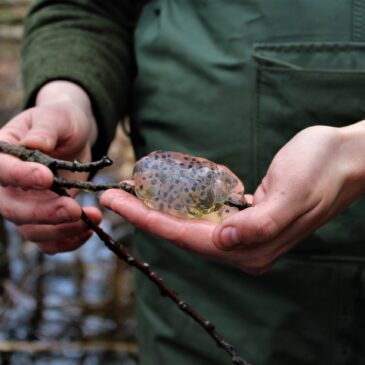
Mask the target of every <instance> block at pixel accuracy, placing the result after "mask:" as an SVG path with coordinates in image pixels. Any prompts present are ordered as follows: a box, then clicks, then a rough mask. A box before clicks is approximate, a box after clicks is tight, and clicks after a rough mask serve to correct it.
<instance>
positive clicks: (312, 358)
mask: <svg viewBox="0 0 365 365" xmlns="http://www.w3.org/2000/svg"><path fill="white" fill-rule="evenodd" d="M360 10H361V8H358V7H357V4H356V3H353V4H350V3H349V2H348V1H345V0H343V1H337V2H328V1H318V0H296V1H293V0H290V1H289V0H281V1H275V2H268V1H266V0H261V1H260V0H257V1H203V0H202V1H195V0H190V1H189V0H185V1H183V0H175V1H164V0H160V1H151V2H149V3H148V4H147V5H146V6H145V7H144V9H143V11H142V14H141V16H140V18H139V22H138V24H137V28H136V32H135V52H136V62H137V68H138V74H137V79H136V82H135V87H134V94H133V98H132V99H133V103H134V106H133V111H132V126H133V128H134V133H133V136H134V142H135V147H136V151H137V156H138V157H141V156H143V155H145V154H147V153H149V152H150V151H152V150H157V149H165V150H178V151H182V152H187V153H191V154H194V155H198V156H204V157H207V158H209V159H211V160H213V161H217V162H219V163H223V164H225V165H227V166H229V167H230V168H231V169H232V170H233V171H234V172H235V173H237V174H238V176H239V177H240V178H242V180H243V181H244V182H245V185H246V188H247V191H248V192H253V191H254V189H255V187H256V186H257V184H258V183H259V181H260V179H261V178H262V177H263V176H264V174H265V171H266V169H267V167H268V165H269V163H270V161H271V159H272V158H273V156H274V155H275V153H276V152H277V150H278V149H279V148H280V147H281V146H282V145H284V144H285V143H286V142H287V141H288V140H289V139H290V138H291V137H293V136H294V135H295V134H296V133H297V132H299V131H300V130H301V129H303V128H305V127H308V126H309V125H315V124H327V125H333V126H342V125H345V124H350V123H353V122H356V121H358V120H361V119H363V118H364V115H365V108H364V105H365V104H364V103H363V102H362V99H363V95H364V93H363V90H364V86H365V85H364V75H365V64H364V59H365V58H364V56H365V54H364V43H363V42H362V41H363V39H362V38H361V36H364V35H365V33H364V34H362V33H361V32H359V30H358V25H357V26H356V27H355V25H354V24H353V22H354V19H357V16H358V14H357V12H358V11H360ZM293 11H294V12H295V13H298V14H300V16H293ZM354 15H356V16H354ZM283 173H285V172H283ZM313 180H314V182H313V183H315V177H313ZM364 208H365V206H364V200H363V199H362V200H360V201H358V202H357V203H356V204H353V206H352V207H351V208H350V209H348V210H347V211H346V212H345V213H344V214H342V215H341V216H339V217H338V218H336V219H335V220H334V221H332V222H331V223H330V224H327V225H326V226H324V227H323V228H321V229H320V230H318V231H317V232H316V233H315V234H313V235H312V236H311V237H309V238H308V239H306V240H305V241H304V242H302V243H301V245H300V246H299V247H298V248H297V249H296V250H294V251H293V253H292V254H290V255H287V256H286V257H285V258H283V259H281V260H279V262H278V263H277V264H276V265H275V266H274V268H273V270H272V271H270V272H269V273H268V274H266V275H264V276H263V277H260V278H252V277H250V276H248V275H245V274H244V273H242V272H241V271H239V270H236V269H234V268H230V267H227V266H225V265H222V264H219V263H216V262H213V261H209V260H206V259H203V258H201V257H198V256H195V255H193V254H191V253H186V252H182V251H181V250H179V249H177V248H175V247H173V246H171V245H170V244H169V243H167V242H161V240H158V239H156V238H153V237H150V236H148V235H145V234H143V233H142V232H139V234H138V236H137V237H136V246H135V251H136V254H137V255H138V256H139V257H140V258H141V259H143V260H146V261H148V262H151V264H152V265H153V267H155V268H156V269H157V271H158V272H159V273H161V274H162V276H163V277H164V278H166V281H167V282H168V283H169V284H170V285H171V286H172V287H173V288H175V289H176V290H177V291H178V292H179V293H180V294H181V295H182V297H183V298H185V299H186V300H187V302H188V303H190V304H192V305H193V307H195V308H197V309H198V310H200V312H201V313H202V314H203V315H204V316H206V318H208V319H209V320H211V321H212V322H213V323H214V324H215V325H216V326H217V329H218V330H219V331H220V332H221V333H222V334H223V335H224V336H225V337H226V338H227V340H229V341H231V342H232V343H233V344H235V345H236V346H237V347H238V349H239V352H240V354H242V356H243V357H245V358H246V359H247V360H248V361H250V362H252V364H253V365H293V364H295V365H301V364H303V365H305V364H323V365H325V364H326V365H327V364H358V365H360V364H362V363H364V362H365V354H364V351H363V349H362V345H361V343H362V342H363V341H364V338H365V336H364V313H363V311H362V309H361V308H362V307H363V306H364V304H365V303H364V289H365V281H364V273H365V271H364V270H365V268H364V256H365V255H364V254H365V246H364V237H365V227H364V224H363V222H364V220H363V212H364ZM350 227H351V228H350ZM137 287H138V288H139V296H138V299H137V300H138V318H139V340H140V344H141V348H142V349H143V351H142V352H141V354H140V364H141V365H151V364H156V365H157V364H174V365H185V364H194V365H195V364H197V365H198V364H199V365H208V364H210V365H212V364H214V365H216V364H217V365H218V364H219V365H221V364H227V365H228V364H229V363H230V361H229V359H228V357H227V356H226V354H224V353H223V352H222V351H221V350H219V349H218V348H216V347H215V346H214V344H213V342H212V340H211V339H209V338H208V337H207V336H206V334H205V333H204V332H203V331H202V330H199V328H198V327H197V325H196V324H195V323H193V322H192V321H190V320H189V319H187V318H185V317H184V315H183V314H181V313H179V312H178V310H177V309H176V308H174V306H173V305H172V304H170V303H169V302H168V301H166V300H164V299H163V298H162V299H161V298H158V297H156V294H157V291H156V289H155V288H153V287H152V286H151V285H150V284H149V283H148V282H146V281H145V280H144V278H143V277H142V276H141V275H140V274H137Z"/></svg>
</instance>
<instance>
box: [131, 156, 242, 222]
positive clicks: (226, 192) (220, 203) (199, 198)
mask: <svg viewBox="0 0 365 365" xmlns="http://www.w3.org/2000/svg"><path fill="white" fill-rule="evenodd" d="M134 181H135V191H136V195H137V196H138V198H140V199H141V200H143V201H144V202H145V204H146V205H147V206H148V207H150V208H152V209H157V210H161V211H165V212H169V213H171V214H173V215H175V216H180V217H186V216H188V217H202V216H204V215H207V214H209V213H211V212H215V211H220V213H219V214H220V216H221V218H222V216H224V215H225V214H226V213H231V212H232V209H231V208H229V207H227V206H224V202H225V201H226V200H227V198H228V197H232V195H233V196H235V198H237V199H240V198H243V185H242V183H241V182H240V180H239V179H238V178H237V177H236V176H235V175H234V174H233V173H232V172H231V171H230V170H229V169H228V168H227V167H225V166H223V165H218V164H216V163H214V162H211V161H209V160H207V159H205V158H202V157H194V156H190V155H187V154H184V153H180V152H171V151H155V152H152V153H150V154H149V155H147V156H145V157H143V158H142V159H140V160H139V161H138V162H137V163H136V165H135V167H134Z"/></svg>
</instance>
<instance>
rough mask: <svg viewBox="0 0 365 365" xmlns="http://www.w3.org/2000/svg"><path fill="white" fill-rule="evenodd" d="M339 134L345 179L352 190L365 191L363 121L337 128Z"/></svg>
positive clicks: (361, 192)
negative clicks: (351, 186) (351, 185)
mask: <svg viewBox="0 0 365 365" xmlns="http://www.w3.org/2000/svg"><path fill="white" fill-rule="evenodd" d="M339 131H340V136H341V152H340V153H341V154H342V156H343V159H342V160H341V161H342V163H343V164H345V166H346V170H347V181H348V182H349V183H352V184H353V186H354V191H355V192H356V193H357V194H358V195H361V194H364V193H365V158H364V156H365V121H361V122H358V123H355V124H351V125H349V126H346V127H343V128H340V129H339Z"/></svg>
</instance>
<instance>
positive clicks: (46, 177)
mask: <svg viewBox="0 0 365 365" xmlns="http://www.w3.org/2000/svg"><path fill="white" fill-rule="evenodd" d="M68 86H69V85H68V84H67V83H66V88H67V87H68ZM71 88H72V86H71ZM92 123H94V122H93V121H91V120H90V118H89V116H88V115H87V113H85V111H84V109H83V108H82V107H80V106H79V105H78V104H77V103H75V102H73V101H70V100H67V98H65V100H49V101H47V102H45V103H40V105H38V106H36V107H34V108H31V109H28V110H26V111H24V112H22V113H20V114H19V115H17V116H16V117H15V118H14V119H12V120H11V121H9V122H8V123H7V124H6V125H5V126H4V127H3V128H2V129H1V130H0V140H2V141H5V142H8V143H12V144H15V145H23V146H26V147H29V148H34V149H39V150H41V151H43V152H45V153H47V154H49V155H51V156H53V157H56V158H59V159H64V160H74V159H79V160H82V161H85V162H87V161H90V159H91V143H92V142H93V138H94V136H93V133H94V129H95V126H93V125H92ZM63 176H65V177H71V176H70V174H69V173H65V174H63ZM83 177H84V178H85V177H86V175H84V176H83ZM75 178H76V175H75ZM77 178H80V174H77ZM81 178H82V177H81ZM52 182H53V177H52V173H51V171H50V170H49V169H48V168H47V167H45V166H42V165H40V164H37V163H32V162H23V161H20V160H19V159H17V158H15V157H13V156H9V155H5V154H1V155H0V185H1V186H0V214H1V215H3V216H4V217H5V218H6V219H8V220H10V221H12V222H13V223H15V224H16V225H17V226H18V227H19V229H20V231H21V232H22V234H23V235H24V236H25V237H26V238H27V239H29V240H31V241H34V242H36V243H38V245H39V247H40V248H41V250H42V251H44V252H47V253H56V252H61V251H69V250H72V249H75V248H77V247H78V246H80V245H81V244H82V243H83V242H84V241H85V240H86V239H87V238H89V237H90V235H91V233H92V232H91V231H90V230H89V229H88V227H86V225H85V224H84V223H82V222H81V220H80V217H81V208H80V206H79V204H78V203H76V201H75V200H74V199H72V198H69V197H59V196H58V195H57V194H55V193H53V192H51V191H49V190H48V189H49V188H50V187H51V185H52ZM72 195H76V191H73V192H72ZM85 210H86V212H87V213H88V214H89V215H90V218H91V219H92V220H93V221H94V222H95V223H98V222H99V221H100V220H101V213H100V211H99V210H98V209H96V208H92V207H88V208H85Z"/></svg>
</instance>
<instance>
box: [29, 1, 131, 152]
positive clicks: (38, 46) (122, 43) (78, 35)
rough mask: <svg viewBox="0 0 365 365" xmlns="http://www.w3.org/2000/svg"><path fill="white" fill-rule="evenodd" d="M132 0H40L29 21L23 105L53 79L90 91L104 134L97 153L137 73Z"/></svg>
mask: <svg viewBox="0 0 365 365" xmlns="http://www.w3.org/2000/svg"><path fill="white" fill-rule="evenodd" d="M133 3H135V2H134V1H129V0H128V1H127V0H119V1H118V0H63V1H62V0H37V1H35V2H34V4H33V5H32V7H31V8H30V11H29V14H28V17H27V19H26V22H25V27H24V39H23V48H22V60H23V63H22V72H23V83H24V101H23V107H24V108H27V107H30V106H32V105H33V104H34V100H35V97H36V94H37V91H38V90H39V89H40V87H42V85H44V84H45V83H47V82H49V81H52V80H68V81H73V82H75V83H77V84H78V85H80V86H81V87H82V88H84V90H85V91H86V92H87V93H88V94H89V96H90V98H91V101H92V104H93V108H94V114H95V117H96V119H97V123H98V129H99V135H98V140H97V142H96V146H95V148H94V158H98V157H100V155H102V154H104V153H105V152H106V149H107V147H108V145H109V143H110V141H111V140H112V138H113V135H114V131H115V127H116V124H117V122H118V120H120V119H121V118H122V117H123V116H124V115H125V113H126V108H127V103H128V98H129V93H130V88H131V83H132V79H133V76H134V72H135V70H134V62H133V54H132V36H133V35H132V34H133V27H134V22H135V18H136V16H137V9H135V5H133Z"/></svg>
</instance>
